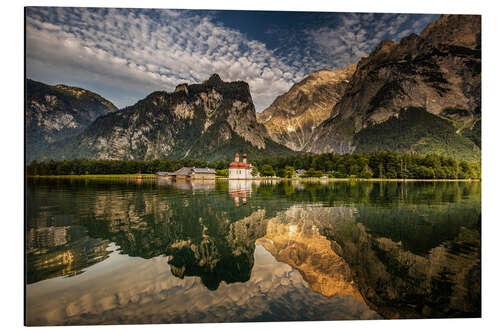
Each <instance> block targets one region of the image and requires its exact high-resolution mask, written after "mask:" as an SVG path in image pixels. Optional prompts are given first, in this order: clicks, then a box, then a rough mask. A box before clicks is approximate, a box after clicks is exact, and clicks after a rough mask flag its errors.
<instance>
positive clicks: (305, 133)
mask: <svg viewBox="0 0 500 333" xmlns="http://www.w3.org/2000/svg"><path fill="white" fill-rule="evenodd" d="M355 69H356V65H349V66H347V67H346V68H344V69H340V70H327V69H321V70H318V71H315V72H313V73H311V74H310V75H308V76H307V77H305V78H304V79H303V80H302V81H299V82H297V83H295V84H294V85H293V86H292V88H290V90H289V91H288V92H287V93H285V94H283V95H281V96H279V97H278V98H276V100H275V101H274V102H273V103H272V104H271V106H270V107H268V108H267V109H266V110H264V111H263V112H261V113H259V114H258V115H257V119H258V120H259V122H261V123H263V124H264V126H266V129H267V131H268V133H269V134H270V135H271V137H272V138H273V140H275V141H276V142H278V143H280V144H283V145H285V146H287V147H288V148H290V149H292V150H302V149H303V148H304V146H305V145H306V144H307V142H308V141H309V140H310V137H311V135H312V132H313V131H314V129H315V128H316V127H317V126H318V125H319V124H320V123H321V122H322V121H324V120H325V119H327V118H328V117H330V115H331V110H332V108H333V106H334V105H335V104H336V103H337V101H338V100H339V99H340V98H341V97H342V95H343V93H344V91H345V89H346V87H347V86H348V85H349V82H350V80H351V77H352V74H353V73H354V71H355Z"/></svg>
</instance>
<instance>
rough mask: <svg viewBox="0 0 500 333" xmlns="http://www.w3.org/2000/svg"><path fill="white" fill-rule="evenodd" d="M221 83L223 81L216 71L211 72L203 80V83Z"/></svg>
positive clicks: (214, 84)
mask: <svg viewBox="0 0 500 333" xmlns="http://www.w3.org/2000/svg"><path fill="white" fill-rule="evenodd" d="M222 83H224V81H222V79H221V78H220V76H219V74H217V73H214V74H212V75H211V76H210V78H209V79H208V80H206V81H204V82H203V84H209V85H213V86H216V85H220V84H222Z"/></svg>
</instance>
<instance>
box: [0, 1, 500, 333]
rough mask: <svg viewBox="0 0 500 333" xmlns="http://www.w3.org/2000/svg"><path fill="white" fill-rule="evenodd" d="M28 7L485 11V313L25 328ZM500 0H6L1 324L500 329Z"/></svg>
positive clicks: (2, 20)
mask: <svg viewBox="0 0 500 333" xmlns="http://www.w3.org/2000/svg"><path fill="white" fill-rule="evenodd" d="M24 6H87V7H144V8H186V9H188V8H193V9H254V10H256V9H258V10H302V11H336V12H349V11H350V12H392V13H448V14H482V15H483V18H482V28H483V35H482V49H483V59H482V65H483V69H482V78H483V98H482V105H483V109H482V116H483V121H482V126H483V141H482V147H483V153H482V154H483V155H482V156H483V161H482V163H483V164H482V171H483V182H482V189H483V195H482V211H483V215H482V218H483V222H482V223H483V224H482V241H483V249H482V250H483V252H482V253H483V258H482V264H483V267H482V277H483V283H482V295H483V318H482V319H457V320H449V319H446V320H392V321H389V320H383V321H343V322H340V321H337V322H295V323H252V324H203V325H199V324H184V325H141V326H92V327H88V326H84V327H71V328H68V327H58V328H55V327H45V328H26V327H23V307H24V303H23V302H24V299H23V297H24V295H23V284H24V282H23V260H24V259H23V250H22V249H23V226H24V223H23V210H24V208H23V207H24V200H23V195H24V194H23V193H24V192H23V175H24V167H23V145H24V143H23V114H24V111H23V98H24V95H23V92H24V86H23V84H24V9H23V7H24ZM498 7H499V6H497V5H496V4H495V2H494V1H479V0H475V1H470V0H469V1H466V2H460V3H458V1H456V0H455V1H453V0H451V1H450V0H417V1H411V2H407V1H401V0H400V1H393V0H391V1H389V0H379V1H353V0H349V1H317V0H305V1H304V0H302V1H297V0H289V1H273V2H271V1H270V0H267V1H266V0H252V1H241V2H238V1H236V0H232V1H228V0H225V1H224V0H207V1H193V0H184V1H170V0H163V1H159V0H157V1H151V0H141V1H130V0H114V1H113V0H101V1H95V0H85V1H82V0H80V1H78V0H66V1H62V0H52V1H33V0H32V1H25V0H23V1H18V2H17V3H14V2H13V1H9V3H7V1H5V2H3V3H2V8H1V9H0V15H1V16H0V24H1V30H0V32H1V38H0V41H1V42H0V43H1V44H0V45H1V47H0V49H1V51H0V54H1V62H0V69H1V70H0V75H1V77H0V84H1V90H0V92H1V94H0V98H1V104H0V126H1V127H0V128H1V130H0V135H1V139H0V142H1V145H2V146H1V148H2V149H1V151H0V156H2V159H3V161H2V162H0V165H1V168H2V172H1V174H0V175H2V182H1V183H0V186H1V190H0V193H1V198H0V204H1V210H0V225H1V227H0V232H1V234H0V244H1V249H0V254H1V260H2V261H1V262H0V267H1V274H0V279H1V280H0V286H1V294H0V306H1V308H0V327H2V328H3V331H4V332H10V331H14V330H16V331H17V330H28V329H29V330H36V331H45V332H49V331H50V332H52V331H53V330H55V331H60V332H62V331H63V330H64V331H66V330H70V331H77V332H86V331H88V330H89V329H90V330H92V331H103V332H104V331H106V332H109V331H117V332H118V331H120V332H124V331H126V332H134V331H136V330H147V331H163V332H164V331H179V330H182V331H183V332H185V331H189V332H191V331H200V330H203V331H205V332H217V333H219V332H235V331H236V332H238V333H240V332H253V331H268V330H269V331H270V330H273V331H285V330H286V331H292V332H303V331H308V332H312V331H320V330H321V331H326V330H328V331H337V332H341V331H349V332H362V331H365V332H366V331H370V332H377V331H384V332H387V331H389V332H405V333H406V332H419V333H421V332H437V331H444V332H453V333H454V332H490V331H499V330H500V320H499V316H500V311H499V310H498V308H499V306H498V305H497V299H498V297H499V287H498V285H499V282H500V276H499V274H498V273H499V268H498V267H499V265H500V260H499V259H498V254H500V228H499V224H500V221H499V220H498V218H497V217H498V216H499V214H498V209H497V207H499V205H500V193H499V192H500V183H499V180H498V179H499V178H500V164H499V163H498V161H499V146H500V108H499V107H498V106H497V104H498V102H497V101H498V100H500V98H499V97H500V85H499V84H498V83H497V80H498V78H499V77H500V75H499V74H500V73H499V70H498V68H499V63H500V52H499V46H498V45H499V41H500V37H499V36H500V24H499V23H500V15H499V10H498V9H499V8H498Z"/></svg>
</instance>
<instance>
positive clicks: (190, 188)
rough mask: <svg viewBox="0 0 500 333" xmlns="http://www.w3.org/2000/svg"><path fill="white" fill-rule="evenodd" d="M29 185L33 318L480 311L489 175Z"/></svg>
mask: <svg viewBox="0 0 500 333" xmlns="http://www.w3.org/2000/svg"><path fill="white" fill-rule="evenodd" d="M26 185H27V186H26V224H27V225H26V275H27V276H26V279H27V285H26V322H27V324H28V325H82V324H138V323H187V322H242V321H245V322H251V321H296V320H354V319H383V318H456V317H479V316H480V315H481V243H480V240H481V237H480V236H481V183H480V182H368V181H366V182H364V181H363V182H361V181H359V182H354V181H353V182H326V181H325V182H319V181H318V182H303V181H291V182H286V181H283V182H276V181H274V182H272V181H260V182H258V181H216V182H198V183H189V182H179V183H172V182H169V181H160V180H158V181H154V180H152V181H138V180H128V181H127V180H112V179H110V180H81V179H63V178H60V179H44V178H34V179H32V178H30V179H28V180H27V184H26Z"/></svg>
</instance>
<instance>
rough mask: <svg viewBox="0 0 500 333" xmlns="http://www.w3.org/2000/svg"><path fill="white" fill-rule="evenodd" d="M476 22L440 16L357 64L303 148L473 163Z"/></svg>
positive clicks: (477, 141) (476, 152) (477, 130)
mask: <svg viewBox="0 0 500 333" xmlns="http://www.w3.org/2000/svg"><path fill="white" fill-rule="evenodd" d="M480 36H481V17H480V16H475V15H443V16H441V17H440V18H439V19H438V20H436V21H435V22H433V23H431V24H429V25H428V26H427V27H426V28H425V29H424V30H423V31H422V32H421V33H420V35H416V34H412V35H410V36H408V37H405V38H403V39H401V41H400V42H399V43H397V42H394V41H383V42H382V43H380V44H379V45H378V46H377V48H376V49H375V50H374V51H373V52H372V53H371V54H370V55H369V56H367V57H365V58H363V59H361V60H360V61H359V63H358V64H357V68H356V71H355V73H354V74H353V76H352V80H351V82H350V83H349V87H347V88H346V90H345V93H344V95H343V96H342V98H341V99H340V100H339V101H338V103H336V104H335V106H334V107H333V109H332V111H331V116H330V117H329V118H328V119H326V120H325V121H324V122H323V123H321V125H319V126H318V128H317V129H316V130H315V131H314V134H313V137H312V139H311V141H310V142H309V143H308V144H307V145H306V146H305V148H304V150H306V151H310V152H315V153H323V152H336V153H351V152H367V151H378V150H392V151H394V152H419V153H430V152H436V153H439V154H444V155H450V156H453V157H455V158H459V159H465V160H472V161H478V160H480V155H481V151H480V147H481V37H480Z"/></svg>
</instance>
